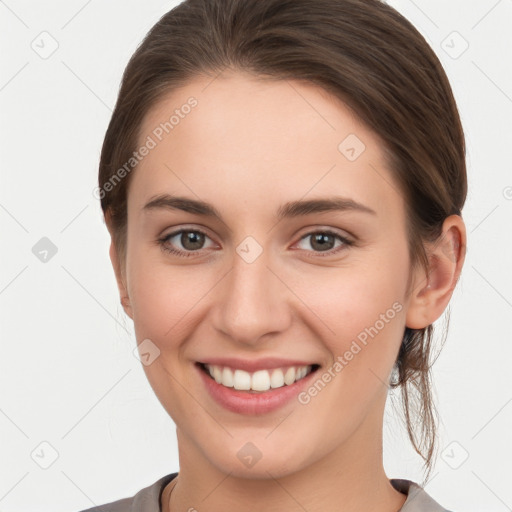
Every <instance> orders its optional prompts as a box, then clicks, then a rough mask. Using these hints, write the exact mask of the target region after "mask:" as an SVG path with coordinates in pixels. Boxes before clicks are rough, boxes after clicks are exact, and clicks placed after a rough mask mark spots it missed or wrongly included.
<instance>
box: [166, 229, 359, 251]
mask: <svg viewBox="0 0 512 512" xmlns="http://www.w3.org/2000/svg"><path fill="white" fill-rule="evenodd" d="M308 238H310V239H311V241H310V243H309V244H308V245H309V246H310V247H312V248H313V249H314V251H309V250H308V249H307V248H306V249H304V248H301V249H304V250H306V251H308V252H315V253H317V255H318V256H321V257H323V256H332V255H333V254H337V253H338V252H340V251H342V250H344V249H346V248H347V247H350V246H351V245H354V242H352V241H351V240H349V239H348V238H346V237H344V236H342V235H340V234H339V233H336V232H335V231H332V230H328V229H327V230H319V231H311V232H309V233H307V234H306V235H304V236H303V237H302V238H301V239H300V242H303V241H305V240H306V239H308ZM206 239H208V240H211V239H210V237H209V236H208V235H207V234H206V233H205V232H204V231H202V230H200V229H180V230H177V231H173V232H172V233H169V234H167V235H165V236H164V237H162V238H160V239H158V240H157V242H158V244H159V245H160V246H161V248H162V250H164V251H165V252H168V253H171V254H175V255H177V256H183V257H190V256H194V255H195V253H200V252H201V250H203V249H205V247H204V244H205V240H206ZM336 239H338V240H339V241H340V242H341V243H340V244H338V246H337V247H336ZM178 244H179V245H181V247H182V248H179V247H178V248H176V246H177V245H178ZM333 244H334V245H333ZM320 253H324V254H320Z"/></svg>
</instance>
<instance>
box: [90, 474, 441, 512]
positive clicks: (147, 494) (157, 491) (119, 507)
mask: <svg viewBox="0 0 512 512" xmlns="http://www.w3.org/2000/svg"><path fill="white" fill-rule="evenodd" d="M177 475H178V473H171V474H169V475H166V476H164V477H162V478H160V479H159V480H157V481H156V482H155V483H154V484H151V485H150V486H148V487H145V488H144V489H142V490H140V491H139V492H138V493H137V494H135V495H134V496H132V497H131V498H123V499H122V500H118V501H112V502H111V503H106V504H105V505H100V506H99V507H93V508H88V509H87V510H82V511H81V512H161V511H162V506H161V503H160V497H161V495H162V492H163V490H164V487H165V486H166V485H167V484H168V483H169V482H170V481H171V480H172V479H173V478H175V477H176V476H177ZM390 482H391V485H392V486H393V487H394V488H395V489H396V490H397V491H399V492H401V493H403V494H406V495H407V499H406V500H405V503H404V505H403V506H402V508H401V509H400V511H399V512H450V511H449V510H447V509H445V508H443V507H442V506H441V505H439V503H437V502H436V501H434V500H433V499H432V498H431V497H430V496H429V495H428V494H427V493H426V491H425V490H424V489H423V488H422V487H420V486H419V485H418V484H417V483H415V482H412V481H411V480H403V479H397V478H392V479H391V480H390Z"/></svg>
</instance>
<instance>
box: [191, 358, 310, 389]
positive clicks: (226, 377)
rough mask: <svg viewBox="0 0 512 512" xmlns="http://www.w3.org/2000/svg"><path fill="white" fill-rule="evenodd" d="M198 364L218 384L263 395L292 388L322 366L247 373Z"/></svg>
mask: <svg viewBox="0 0 512 512" xmlns="http://www.w3.org/2000/svg"><path fill="white" fill-rule="evenodd" d="M196 364H197V365H198V366H199V368H201V370H202V371H203V372H204V373H205V374H206V375H208V377H210V378H211V379H212V380H214V381H215V382H217V384H220V385H222V386H224V387H227V388H233V389H236V390H239V391H247V392H248V393H263V392H266V391H272V390H274V389H280V388H282V387H285V386H291V385H292V384H295V382H298V381H300V380H302V379H303V378H305V377H306V376H308V375H309V374H311V373H314V372H316V371H317V370H318V368H320V365H318V364H312V365H307V366H289V367H283V368H272V369H269V370H258V371H256V372H246V371H244V370H240V369H234V368H230V367H228V366H219V365H209V364H205V363H200V362H197V363H196Z"/></svg>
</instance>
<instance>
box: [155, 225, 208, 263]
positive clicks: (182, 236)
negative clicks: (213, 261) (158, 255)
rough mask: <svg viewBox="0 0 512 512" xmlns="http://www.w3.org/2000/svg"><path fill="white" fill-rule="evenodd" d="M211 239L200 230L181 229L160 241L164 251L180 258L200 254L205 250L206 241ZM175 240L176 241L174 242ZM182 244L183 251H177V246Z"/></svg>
mask: <svg viewBox="0 0 512 512" xmlns="http://www.w3.org/2000/svg"><path fill="white" fill-rule="evenodd" d="M206 238H208V239H210V237H209V236H208V235H207V234H206V233H205V232H204V231H201V230H200V229H180V230H179V231H173V232H172V233H169V234H168V235H165V236H164V237H163V238H160V239H158V243H159V244H160V246H161V248H162V250H164V251H166V252H169V253H171V254H176V255H178V256H184V257H189V256H194V253H196V252H200V251H201V249H203V248H204V242H205V239H206ZM173 239H175V240H173ZM177 244H181V247H182V248H183V249H180V248H178V249H176V248H175V247H176V245H177Z"/></svg>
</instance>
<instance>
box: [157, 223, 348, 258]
mask: <svg viewBox="0 0 512 512" xmlns="http://www.w3.org/2000/svg"><path fill="white" fill-rule="evenodd" d="M180 233H201V234H202V235H204V236H206V237H208V238H210V237H209V236H208V235H207V234H206V233H205V232H204V231H202V230H200V229H180V230H178V231H173V232H172V233H169V234H168V235H165V236H164V237H162V238H159V239H158V240H157V242H158V244H159V245H160V247H161V248H162V250H163V251H165V252H167V253H170V254H174V255H176V256H180V257H183V258H190V257H193V256H195V255H196V254H198V253H200V252H201V249H199V250H197V251H181V250H177V249H172V248H169V247H168V246H166V243H167V242H168V241H169V240H170V239H171V238H173V237H175V236H176V235H179V234H180ZM319 233H321V234H324V235H332V236H334V237H336V238H338V239H339V240H341V241H342V242H343V245H341V246H339V247H338V248H336V249H330V250H329V251H306V252H313V253H316V254H317V255H318V256H320V257H321V258H322V257H326V256H333V255H335V254H337V253H338V252H340V251H342V250H344V249H346V248H347V247H350V246H352V245H354V242H352V241H351V240H348V239H347V238H345V237H343V236H341V235H340V234H339V233H336V232H335V231H332V230H329V229H325V230H318V231H310V232H309V233H306V234H305V235H304V236H302V237H301V238H300V240H299V242H300V241H301V240H303V239H305V238H308V237H309V236H311V235H316V234H319Z"/></svg>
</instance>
